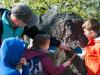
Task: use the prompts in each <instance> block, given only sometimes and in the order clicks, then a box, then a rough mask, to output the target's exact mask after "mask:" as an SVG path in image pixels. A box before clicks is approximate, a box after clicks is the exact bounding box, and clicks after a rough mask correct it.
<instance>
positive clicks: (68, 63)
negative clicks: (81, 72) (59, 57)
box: [63, 60, 71, 67]
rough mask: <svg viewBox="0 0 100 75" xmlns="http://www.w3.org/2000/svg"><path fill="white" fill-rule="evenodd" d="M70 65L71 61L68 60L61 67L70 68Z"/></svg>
mask: <svg viewBox="0 0 100 75" xmlns="http://www.w3.org/2000/svg"><path fill="white" fill-rule="evenodd" d="M70 64H71V60H68V61H66V62H65V63H64V64H63V66H64V67H67V66H70Z"/></svg>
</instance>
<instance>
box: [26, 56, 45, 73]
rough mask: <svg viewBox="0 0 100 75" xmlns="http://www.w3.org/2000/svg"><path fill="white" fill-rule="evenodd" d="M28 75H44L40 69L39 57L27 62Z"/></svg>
mask: <svg viewBox="0 0 100 75" xmlns="http://www.w3.org/2000/svg"><path fill="white" fill-rule="evenodd" d="M27 62H28V66H29V73H30V75H45V74H44V71H43V69H42V64H41V61H40V57H38V56H37V57H33V58H32V60H28V61H27Z"/></svg>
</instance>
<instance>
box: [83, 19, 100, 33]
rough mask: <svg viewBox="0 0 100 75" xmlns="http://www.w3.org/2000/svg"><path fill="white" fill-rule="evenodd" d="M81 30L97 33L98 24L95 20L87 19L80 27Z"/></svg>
mask: <svg viewBox="0 0 100 75" xmlns="http://www.w3.org/2000/svg"><path fill="white" fill-rule="evenodd" d="M82 28H83V29H87V30H93V31H95V32H99V31H100V23H99V22H98V21H97V20H96V19H89V20H87V21H85V22H84V24H83V25H82Z"/></svg>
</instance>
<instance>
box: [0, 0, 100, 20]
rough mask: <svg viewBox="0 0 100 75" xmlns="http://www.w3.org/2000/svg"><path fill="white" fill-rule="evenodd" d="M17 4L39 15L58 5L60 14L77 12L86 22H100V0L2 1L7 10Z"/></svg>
mask: <svg viewBox="0 0 100 75" xmlns="http://www.w3.org/2000/svg"><path fill="white" fill-rule="evenodd" d="M16 2H24V3H26V4H27V5H29V6H30V7H31V8H32V9H33V11H34V12H35V13H36V14H37V15H41V14H45V13H46V12H47V10H48V8H50V6H51V5H57V6H58V7H59V10H60V12H66V13H71V12H75V13H76V14H78V15H80V16H82V17H83V19H84V20H85V19H88V18H92V17H93V18H96V19H98V20H100V0H2V3H3V5H5V7H7V8H9V7H11V5H13V4H14V3H16Z"/></svg>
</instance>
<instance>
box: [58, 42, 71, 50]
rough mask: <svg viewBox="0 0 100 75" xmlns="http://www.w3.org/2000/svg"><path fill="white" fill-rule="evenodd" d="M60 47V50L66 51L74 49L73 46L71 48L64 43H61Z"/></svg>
mask: <svg viewBox="0 0 100 75" xmlns="http://www.w3.org/2000/svg"><path fill="white" fill-rule="evenodd" d="M59 49H60V50H64V51H71V50H72V49H71V48H69V47H67V46H65V45H63V44H60V46H59Z"/></svg>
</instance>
